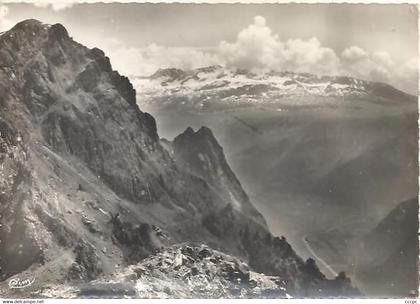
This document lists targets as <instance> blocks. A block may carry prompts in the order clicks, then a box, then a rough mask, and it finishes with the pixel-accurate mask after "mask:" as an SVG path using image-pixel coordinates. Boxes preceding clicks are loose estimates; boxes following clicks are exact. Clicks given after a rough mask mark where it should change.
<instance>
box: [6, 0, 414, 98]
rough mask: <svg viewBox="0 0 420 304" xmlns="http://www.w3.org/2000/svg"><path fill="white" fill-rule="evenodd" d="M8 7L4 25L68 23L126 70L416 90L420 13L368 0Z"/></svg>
mask: <svg viewBox="0 0 420 304" xmlns="http://www.w3.org/2000/svg"><path fill="white" fill-rule="evenodd" d="M16 1H19V0H16ZM51 3H54V4H52V5H51V4H48V0H40V1H37V2H33V4H22V3H19V4H18V3H10V2H8V3H5V2H3V4H0V31H4V30H7V29H9V28H10V27H12V26H13V25H14V24H15V23H17V22H19V21H21V20H24V19H28V18H36V19H38V20H40V21H43V22H45V23H50V24H53V23H62V24H63V25H64V26H65V27H66V28H67V29H68V31H69V33H70V35H71V36H72V37H73V38H74V39H75V40H77V41H78V42H80V43H83V44H85V45H86V46H88V47H99V48H101V49H102V50H104V51H105V53H106V54H107V56H109V57H110V59H111V63H112V64H113V67H114V68H115V69H117V70H118V71H119V72H120V73H122V74H125V75H127V76H147V75H150V74H152V73H154V72H155V71H156V70H157V69H159V68H167V67H176V68H182V69H193V68H198V67H204V66H209V65H214V64H221V65H225V66H230V67H239V68H247V69H250V70H255V71H266V70H278V71H285V70H287V71H295V72H308V73H314V74H319V75H348V76H353V77H358V78H362V79H367V80H373V81H381V82H387V83H390V84H392V85H394V86H395V87H397V88H399V89H401V90H404V91H406V92H409V93H417V86H418V82H417V66H418V64H417V63H418V60H417V58H418V55H417V54H418V51H417V47H418V41H417V39H418V35H417V10H416V9H415V8H414V7H413V6H410V5H403V4H399V5H398V4H394V5H384V4H382V5H381V4H376V5H363V4H358V5H356V4H139V3H137V4H121V3H120V4H71V3H68V2H57V1H56V2H51Z"/></svg>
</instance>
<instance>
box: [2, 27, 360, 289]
mask: <svg viewBox="0 0 420 304" xmlns="http://www.w3.org/2000/svg"><path fill="white" fill-rule="evenodd" d="M0 50H1V52H0V67H1V68H0V91H1V94H0V96H1V97H0V98H1V99H0V103H1V105H2V106H1V108H0V119H1V120H0V127H1V129H0V131H1V136H0V140H1V142H0V146H1V150H0V153H1V155H0V156H1V157H0V162H1V166H2V172H1V173H2V179H1V184H0V187H1V188H0V193H1V196H0V207H1V210H0V211H1V213H0V214H1V219H0V220H1V227H0V241H1V246H2V247H0V267H1V280H3V283H2V286H0V287H2V289H6V290H7V294H9V295H11V296H16V295H17V293H14V290H9V289H8V288H7V287H5V286H6V285H7V282H6V279H10V278H15V279H16V278H20V277H22V278H24V277H35V278H36V281H35V283H34V284H33V285H32V286H30V287H29V288H27V289H25V292H27V293H28V294H30V295H34V294H35V293H36V291H37V290H39V289H41V288H43V287H45V286H48V285H53V284H57V283H62V282H64V281H71V282H72V281H82V282H84V281H90V280H94V279H97V278H101V277H102V276H107V275H112V274H115V273H116V271H118V270H119V269H120V268H121V267H126V266H128V265H130V264H134V263H137V262H139V261H141V260H143V259H144V258H146V257H149V256H153V255H156V254H158V252H160V251H161V250H164V248H165V247H167V246H169V245H171V244H175V243H180V242H185V241H189V242H194V243H199V244H203V243H205V244H209V245H211V246H212V247H214V248H215V249H218V250H221V251H225V252H227V253H229V254H232V255H235V256H236V257H237V258H239V259H243V260H245V261H247V262H248V263H249V264H250V266H251V267H252V268H253V269H255V270H256V271H261V272H269V273H270V274H272V275H276V276H281V278H282V279H283V280H285V281H287V282H288V283H287V289H288V290H287V292H289V293H290V294H292V295H298V296H299V295H313V296H340V295H344V294H358V293H357V290H354V289H353V288H352V287H351V286H350V284H349V282H348V281H347V280H342V278H337V279H336V280H326V279H325V277H324V276H323V275H322V274H321V273H320V272H319V270H318V269H317V268H316V265H314V263H312V262H311V261H309V262H304V261H303V260H302V259H301V258H300V257H299V256H298V255H297V254H296V253H295V252H294V251H293V250H292V249H291V247H290V245H289V244H288V243H287V242H286V241H285V240H281V239H279V238H275V237H273V236H272V235H271V233H270V232H269V231H268V229H267V227H266V226H265V222H264V219H263V218H262V216H261V215H260V214H259V213H258V211H256V209H255V208H254V207H253V205H252V204H251V203H250V201H249V199H248V197H247V195H246V194H245V192H244V191H243V189H242V187H241V186H240V184H239V182H238V180H237V179H236V177H235V176H234V174H233V172H232V171H231V169H230V168H229V166H228V164H227V162H226V161H225V158H224V155H223V152H222V150H221V148H220V146H219V145H218V143H217V142H216V140H215V139H214V137H213V136H212V135H211V132H209V131H208V130H207V129H203V130H204V132H203V131H201V132H200V131H199V132H197V134H195V136H193V139H192V140H191V142H190V144H191V145H196V144H197V142H200V143H203V146H204V147H208V148H209V151H213V152H215V153H207V154H206V156H207V157H208V161H209V163H211V164H212V166H214V167H212V168H211V171H210V172H211V173H214V171H212V170H213V169H214V168H219V169H220V170H221V173H222V174H221V175H220V176H219V175H213V174H210V175H208V174H207V175H204V174H202V173H203V171H197V170H200V168H199V167H197V164H196V163H195V162H194V159H196V157H199V156H198V155H193V154H194V153H197V152H199V150H194V149H192V152H191V153H190V154H189V157H188V158H182V160H181V161H180V159H179V158H178V157H177V156H179V155H180V154H179V151H184V152H185V151H187V150H188V149H187V147H188V141H189V140H190V139H188V140H187V141H186V142H187V146H184V144H180V145H175V149H174V150H175V151H176V152H175V158H176V159H175V160H174V159H173V158H172V156H171V154H170V152H168V150H167V146H168V144H167V143H164V142H163V141H161V140H160V139H159V136H158V134H157V130H156V124H155V121H154V118H153V117H152V116H151V115H150V114H147V113H145V112H142V111H141V110H140V109H139V108H138V106H137V105H136V99H135V96H136V92H135V90H134V89H133V86H132V85H131V83H130V82H129V81H128V79H127V78H126V77H123V76H121V75H119V74H118V72H116V71H113V70H112V67H111V64H110V62H109V59H108V58H107V57H106V56H105V55H104V53H103V52H102V51H101V50H99V49H96V48H94V49H88V48H86V47H84V46H82V45H80V44H78V43H77V42H75V41H74V40H73V39H72V38H71V37H69V35H68V33H67V31H66V29H65V28H64V27H63V26H62V25H60V24H56V25H52V26H49V25H44V24H42V23H40V22H38V21H36V20H27V21H24V22H21V23H19V24H17V25H16V26H15V27H14V28H13V29H11V30H10V31H8V32H5V33H4V34H2V35H1V36H0ZM203 133H204V134H203ZM184 136H185V134H184ZM181 138H182V137H181ZM181 154H182V153H181ZM184 167H186V168H184ZM187 168H189V169H187ZM222 185H223V189H221V186H222ZM221 190H223V191H221ZM227 193H231V194H232V197H230V195H229V197H227ZM232 200H234V201H235V206H236V207H238V206H239V208H236V209H234V208H232V204H231V203H230V202H232ZM231 227H235V229H230V228H231ZM228 230H229V231H228ZM218 232H222V233H221V234H220V233H218ZM228 232H229V233H228ZM251 240H252V241H251ZM19 296H22V294H19Z"/></svg>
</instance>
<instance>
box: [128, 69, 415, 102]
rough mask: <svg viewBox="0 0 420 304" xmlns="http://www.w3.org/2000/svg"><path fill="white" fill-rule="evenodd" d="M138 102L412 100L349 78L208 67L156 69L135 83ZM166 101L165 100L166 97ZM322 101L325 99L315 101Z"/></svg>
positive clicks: (384, 87)
mask: <svg viewBox="0 0 420 304" xmlns="http://www.w3.org/2000/svg"><path fill="white" fill-rule="evenodd" d="M134 84H135V86H136V87H139V88H141V91H140V92H141V95H142V100H141V102H145V103H148V102H152V103H153V102H156V103H165V104H166V105H168V106H169V105H174V103H180V104H182V105H183V106H184V107H186V106H188V107H191V108H195V109H197V110H215V109H220V108H232V107H238V106H250V105H264V106H272V107H276V106H279V107H280V108H278V110H282V108H281V106H282V105H284V106H286V107H287V106H302V105H306V106H309V105H312V106H317V105H319V104H320V102H321V100H322V102H327V103H328V101H330V102H331V99H333V98H340V99H334V102H336V103H345V102H346V101H348V100H352V99H363V98H369V99H371V100H372V98H374V100H372V101H375V102H377V103H391V104H392V103H393V102H392V101H393V100H394V101H395V102H398V103H401V102H411V103H413V102H414V101H415V97H414V96H411V95H409V94H406V93H403V92H401V91H399V90H397V89H395V88H394V87H392V86H390V85H387V84H384V83H377V82H369V81H364V80H359V79H355V78H350V77H341V76H337V77H331V76H316V75H312V74H305V73H291V72H261V73H254V72H251V71H248V70H241V69H230V68H224V67H222V66H210V67H205V68H199V69H195V70H189V71H183V70H180V69H174V68H171V69H160V70H158V71H157V72H156V73H154V74H153V75H151V76H150V77H138V78H134ZM169 96H170V97H171V98H168V97H169ZM317 97H318V98H319V97H323V98H325V99H321V100H320V99H318V98H317Z"/></svg>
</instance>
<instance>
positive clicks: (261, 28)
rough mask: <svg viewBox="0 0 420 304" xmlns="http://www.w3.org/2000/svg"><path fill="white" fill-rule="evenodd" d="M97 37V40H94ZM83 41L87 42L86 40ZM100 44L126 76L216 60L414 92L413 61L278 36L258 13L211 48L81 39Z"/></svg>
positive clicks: (415, 90) (115, 65)
mask: <svg viewBox="0 0 420 304" xmlns="http://www.w3.org/2000/svg"><path fill="white" fill-rule="evenodd" d="M95 39H96V41H95ZM84 40H85V41H84ZM81 42H82V43H84V42H85V44H86V45H88V46H91V47H93V46H99V47H100V48H102V49H103V50H104V51H105V53H106V54H107V55H108V56H109V57H110V58H111V62H112V64H113V67H114V68H115V69H117V70H119V71H120V72H121V73H123V74H125V75H128V76H130V75H135V76H146V75H151V74H153V73H154V72H155V71H156V70H157V69H159V68H168V67H173V68H180V69H184V70H188V69H194V68H199V67H204V66H210V65H215V64H220V65H225V66H228V67H234V68H244V69H249V70H252V71H256V72H258V71H269V70H274V71H292V72H306V73H313V74H318V75H347V76H351V77H356V78H361V79H366V80H371V81H380V82H386V83H390V84H392V85H394V86H395V87H397V88H399V89H402V90H404V91H407V92H410V93H416V92H417V60H416V58H414V59H410V60H408V61H407V62H399V61H397V60H395V59H394V58H392V57H391V56H390V54H388V53H387V52H384V51H374V52H371V51H367V50H365V49H363V48H361V47H359V46H350V47H348V48H346V49H344V50H343V51H342V52H341V53H340V54H337V53H336V52H335V51H334V50H333V49H332V48H329V47H326V46H323V45H322V44H321V42H320V41H319V40H318V39H317V38H316V37H313V38H310V39H299V38H298V39H288V40H284V41H283V40H281V39H280V37H279V36H278V35H277V34H275V33H273V31H272V30H271V28H270V27H269V26H268V25H267V21H266V19H265V18H264V17H262V16H256V17H254V20H253V23H252V24H250V25H249V26H247V27H245V28H244V29H243V30H241V31H240V32H239V33H238V34H237V36H236V38H235V40H234V41H231V42H227V41H222V42H221V43H220V44H219V45H218V46H216V47H214V48H213V49H211V50H209V48H208V49H203V48H201V49H200V48H191V47H166V46H162V45H156V44H151V45H149V46H147V47H144V48H134V47H127V46H126V44H125V43H123V42H122V41H119V40H118V39H112V38H110V37H107V38H105V39H103V38H102V37H97V38H95V37H92V35H89V36H87V37H85V39H82V40H81Z"/></svg>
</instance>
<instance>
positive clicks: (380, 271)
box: [356, 198, 419, 297]
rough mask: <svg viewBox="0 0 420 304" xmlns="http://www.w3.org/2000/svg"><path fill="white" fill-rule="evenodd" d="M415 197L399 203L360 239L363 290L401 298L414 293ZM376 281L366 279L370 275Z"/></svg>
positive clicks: (359, 258) (416, 273)
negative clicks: (361, 240)
mask: <svg viewBox="0 0 420 304" xmlns="http://www.w3.org/2000/svg"><path fill="white" fill-rule="evenodd" d="M418 247H419V243H418V200H417V198H414V199H411V200H408V201H405V202H402V203H400V204H399V205H398V206H397V207H396V208H394V209H393V210H392V211H391V212H390V213H389V214H388V215H387V216H386V217H385V218H384V219H383V220H382V221H381V222H380V223H379V224H378V225H377V226H376V227H375V229H373V230H372V231H371V232H370V233H369V234H368V235H367V236H366V237H365V238H364V239H363V242H362V249H361V253H362V254H360V255H359V256H358V257H357V260H356V261H357V263H358V273H357V275H358V276H360V277H361V280H362V281H363V282H365V284H366V286H364V288H365V289H367V290H369V289H372V290H373V292H375V293H376V294H384V295H388V296H392V295H394V296H395V295H399V296H401V297H406V296H412V295H415V294H417V288H418V284H416V282H418V273H419V271H418V269H419V265H418ZM372 275H374V276H375V280H369V276H372Z"/></svg>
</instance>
